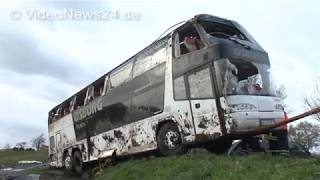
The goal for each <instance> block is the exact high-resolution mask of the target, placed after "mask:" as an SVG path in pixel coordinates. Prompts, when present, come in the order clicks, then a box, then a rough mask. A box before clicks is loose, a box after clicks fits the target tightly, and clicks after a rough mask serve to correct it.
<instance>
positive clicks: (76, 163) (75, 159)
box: [72, 150, 83, 175]
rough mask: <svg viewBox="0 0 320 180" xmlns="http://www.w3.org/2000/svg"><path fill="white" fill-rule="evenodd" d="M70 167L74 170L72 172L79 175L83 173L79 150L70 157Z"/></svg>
mask: <svg viewBox="0 0 320 180" xmlns="http://www.w3.org/2000/svg"><path fill="white" fill-rule="evenodd" d="M72 165H73V168H74V171H75V172H76V173H77V174H79V175H81V174H82V171H83V161H82V156H81V153H80V151H79V150H76V151H75V152H74V153H73V155H72Z"/></svg>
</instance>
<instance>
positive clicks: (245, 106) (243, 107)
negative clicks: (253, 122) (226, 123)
mask: <svg viewBox="0 0 320 180" xmlns="http://www.w3.org/2000/svg"><path fill="white" fill-rule="evenodd" d="M230 107H231V108H232V110H233V111H234V112H239V111H240V112H241V111H257V107H256V106H255V105H253V104H249V103H241V104H230Z"/></svg>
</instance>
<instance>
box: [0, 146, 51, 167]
mask: <svg viewBox="0 0 320 180" xmlns="http://www.w3.org/2000/svg"><path fill="white" fill-rule="evenodd" d="M47 159H48V151H47V150H40V151H15V150H5V151H0V165H1V166H10V165H14V164H16V163H18V161H23V160H30V161H31V160H36V161H45V160H47Z"/></svg>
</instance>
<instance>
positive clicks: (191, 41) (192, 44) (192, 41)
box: [183, 36, 204, 52]
mask: <svg viewBox="0 0 320 180" xmlns="http://www.w3.org/2000/svg"><path fill="white" fill-rule="evenodd" d="M183 44H184V45H185V46H186V48H187V49H188V51H189V52H193V51H196V50H199V49H201V48H203V47H204V44H203V42H202V41H201V40H200V39H198V38H197V37H194V36H185V37H184V40H183Z"/></svg>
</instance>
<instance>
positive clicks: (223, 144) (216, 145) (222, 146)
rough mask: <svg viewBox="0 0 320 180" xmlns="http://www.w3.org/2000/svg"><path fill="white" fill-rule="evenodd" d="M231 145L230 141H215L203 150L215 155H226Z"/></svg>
mask: <svg viewBox="0 0 320 180" xmlns="http://www.w3.org/2000/svg"><path fill="white" fill-rule="evenodd" d="M231 144H232V141H231V140H226V139H224V140H216V141H213V142H211V143H208V144H206V145H205V148H206V149H207V150H208V151H209V152H211V153H215V154H223V153H226V152H227V151H228V150H229V148H230V146H231Z"/></svg>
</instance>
